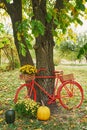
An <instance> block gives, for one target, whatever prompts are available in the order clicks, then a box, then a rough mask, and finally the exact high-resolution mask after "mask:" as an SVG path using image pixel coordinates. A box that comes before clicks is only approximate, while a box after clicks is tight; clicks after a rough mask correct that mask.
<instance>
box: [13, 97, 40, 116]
mask: <svg viewBox="0 0 87 130" xmlns="http://www.w3.org/2000/svg"><path fill="white" fill-rule="evenodd" d="M14 108H15V110H16V111H17V113H18V115H19V116H22V117H23V116H28V117H29V118H36V116H37V109H38V108H39V104H38V103H37V102H35V101H34V100H31V99H29V98H26V99H22V100H19V101H18V102H17V103H16V104H15V106H14Z"/></svg>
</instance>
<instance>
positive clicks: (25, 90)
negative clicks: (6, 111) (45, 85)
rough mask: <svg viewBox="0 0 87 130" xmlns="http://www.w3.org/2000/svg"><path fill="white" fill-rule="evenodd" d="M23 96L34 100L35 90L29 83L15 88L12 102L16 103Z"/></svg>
mask: <svg viewBox="0 0 87 130" xmlns="http://www.w3.org/2000/svg"><path fill="white" fill-rule="evenodd" d="M23 98H31V99H33V100H34V101H36V90H35V88H34V87H33V86H31V84H23V85H21V86H20V87H19V88H18V89H17V91H16V94H15V97H14V102H15V103H16V102H17V101H18V100H21V99H23Z"/></svg>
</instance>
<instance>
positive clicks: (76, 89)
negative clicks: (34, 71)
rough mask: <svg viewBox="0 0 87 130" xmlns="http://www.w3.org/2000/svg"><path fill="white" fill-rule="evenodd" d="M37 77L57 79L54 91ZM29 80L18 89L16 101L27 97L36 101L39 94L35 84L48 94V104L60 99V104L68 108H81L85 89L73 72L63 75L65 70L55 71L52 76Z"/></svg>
mask: <svg viewBox="0 0 87 130" xmlns="http://www.w3.org/2000/svg"><path fill="white" fill-rule="evenodd" d="M43 70H46V69H40V70H39V71H43ZM35 79H55V84H54V91H53V93H51V94H50V93H49V92H47V91H46V90H45V88H43V86H41V85H40V84H39V83H37V82H36V80H35ZM29 80H30V81H29V83H24V84H22V85H21V86H20V87H19V88H18V89H17V90H16V94H15V97H14V102H15V103H16V102H17V100H19V99H20V98H26V97H28V98H32V99H33V100H34V101H36V99H37V95H36V89H35V87H34V86H37V87H38V88H39V89H40V90H41V91H42V92H43V93H45V95H47V97H48V102H47V103H48V104H52V103H54V102H55V101H57V100H59V102H60V104H61V105H62V106H63V107H64V108H66V109H73V108H79V107H80V106H81V105H82V102H83V97H84V94H83V89H82V87H81V85H80V84H79V83H78V82H76V81H75V80H74V76H73V74H68V75H63V71H55V72H54V74H53V75H52V76H35V77H32V78H30V79H29ZM26 88H27V89H26ZM23 96H24V97H23Z"/></svg>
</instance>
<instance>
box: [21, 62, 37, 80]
mask: <svg viewBox="0 0 87 130" xmlns="http://www.w3.org/2000/svg"><path fill="white" fill-rule="evenodd" d="M20 72H21V74H20V79H22V80H25V81H29V80H33V79H35V74H36V73H37V69H36V67H35V66H32V65H28V64H27V65H24V66H22V67H21V68H20Z"/></svg>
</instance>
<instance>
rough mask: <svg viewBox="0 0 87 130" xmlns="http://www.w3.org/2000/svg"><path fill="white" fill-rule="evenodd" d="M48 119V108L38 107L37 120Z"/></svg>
mask: <svg viewBox="0 0 87 130" xmlns="http://www.w3.org/2000/svg"><path fill="white" fill-rule="evenodd" d="M49 118H50V109H49V107H47V106H45V105H43V106H40V107H39V108H38V110H37V119H38V120H44V121H45V120H48V119H49Z"/></svg>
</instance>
